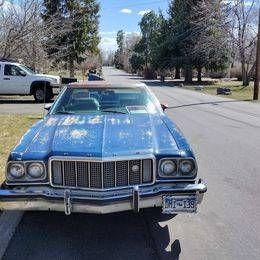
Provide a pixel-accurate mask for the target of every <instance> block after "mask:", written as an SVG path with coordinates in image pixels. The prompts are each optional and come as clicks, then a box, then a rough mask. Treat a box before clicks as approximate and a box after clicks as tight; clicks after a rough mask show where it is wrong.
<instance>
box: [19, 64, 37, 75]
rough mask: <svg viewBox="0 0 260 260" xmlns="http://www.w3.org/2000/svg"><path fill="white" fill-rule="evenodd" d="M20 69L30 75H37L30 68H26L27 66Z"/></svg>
mask: <svg viewBox="0 0 260 260" xmlns="http://www.w3.org/2000/svg"><path fill="white" fill-rule="evenodd" d="M20 67H21V68H22V69H23V70H25V71H26V72H27V73H28V74H35V72H34V71H33V70H32V69H30V68H28V67H26V66H24V65H20Z"/></svg>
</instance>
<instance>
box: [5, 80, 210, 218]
mask: <svg viewBox="0 0 260 260" xmlns="http://www.w3.org/2000/svg"><path fill="white" fill-rule="evenodd" d="M166 108H167V106H166V105H161V104H160V103H159V101H158V99H157V98H156V96H155V95H154V94H153V92H152V91H151V90H150V89H149V88H148V87H147V86H146V85H143V84H135V85H123V86H121V85H115V84H108V83H106V82H93V83H88V84H86V85H82V84H79V83H75V84H71V85H69V86H66V87H64V88H63V90H62V91H61V93H60V94H59V96H58V97H57V99H56V101H55V102H54V103H53V104H52V105H47V106H46V109H47V110H48V112H47V114H46V116H45V117H44V119H42V120H40V121H39V122H38V123H36V124H35V125H34V126H33V127H31V129H29V131H28V132H27V133H26V134H25V135H24V136H23V137H22V139H21V140H20V142H19V143H18V144H17V145H16V146H15V147H14V149H13V150H12V151H11V153H10V156H9V158H8V162H7V165H6V180H5V182H4V183H3V184H2V186H1V189H0V209H1V210H53V211H64V212H65V213H66V214H71V213H72V212H82V213H97V214H104V213H112V212H119V211H127V210H133V211H135V212H138V211H139V210H140V209H143V208H154V207H160V208H162V212H163V213H165V214H177V213H195V212H196V211H197V206H198V204H200V203H201V201H202V199H203V195H204V193H205V192H206V191H207V187H206V185H205V183H204V182H203V181H202V180H201V179H199V180H197V173H198V167H197V163H196V159H195V157H194V154H193V152H192V149H191V147H190V145H189V144H188V142H187V141H186V139H185V138H184V136H183V134H182V132H181V131H180V130H179V128H178V127H177V126H176V125H175V123H174V122H172V121H171V120H170V118H169V117H168V116H167V115H166V113H165V111H164V110H165V109H166Z"/></svg>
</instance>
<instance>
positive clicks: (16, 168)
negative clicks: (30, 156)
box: [8, 163, 25, 179]
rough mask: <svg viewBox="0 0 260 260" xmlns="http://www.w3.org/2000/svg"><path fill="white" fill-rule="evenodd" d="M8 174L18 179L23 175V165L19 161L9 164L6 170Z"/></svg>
mask: <svg viewBox="0 0 260 260" xmlns="http://www.w3.org/2000/svg"><path fill="white" fill-rule="evenodd" d="M8 173H9V176H11V178H13V179H20V178H22V177H23V176H24V173H25V172H24V165H23V164H21V163H14V164H11V166H10V167H9V170H8Z"/></svg>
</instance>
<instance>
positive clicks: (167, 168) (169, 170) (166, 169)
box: [160, 160, 177, 176]
mask: <svg viewBox="0 0 260 260" xmlns="http://www.w3.org/2000/svg"><path fill="white" fill-rule="evenodd" d="M160 168H161V172H162V173H163V174H164V175H166V176H170V175H173V174H174V173H175V172H176V170H177V165H176V163H175V162H174V161H170V160H167V161H164V162H162V164H161V166H160Z"/></svg>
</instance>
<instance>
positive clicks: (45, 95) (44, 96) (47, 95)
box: [33, 87, 52, 103]
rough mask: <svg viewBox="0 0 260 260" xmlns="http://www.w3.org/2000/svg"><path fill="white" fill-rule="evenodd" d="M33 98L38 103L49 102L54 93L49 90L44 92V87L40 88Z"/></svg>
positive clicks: (36, 90)
mask: <svg viewBox="0 0 260 260" xmlns="http://www.w3.org/2000/svg"><path fill="white" fill-rule="evenodd" d="M33 96H34V99H35V101H36V102H37V103H43V102H49V101H50V100H51V98H52V91H51V90H50V89H49V88H48V89H46V90H45V91H44V88H43V87H38V88H36V89H35V91H34V94H33Z"/></svg>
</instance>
